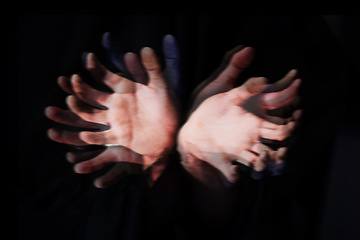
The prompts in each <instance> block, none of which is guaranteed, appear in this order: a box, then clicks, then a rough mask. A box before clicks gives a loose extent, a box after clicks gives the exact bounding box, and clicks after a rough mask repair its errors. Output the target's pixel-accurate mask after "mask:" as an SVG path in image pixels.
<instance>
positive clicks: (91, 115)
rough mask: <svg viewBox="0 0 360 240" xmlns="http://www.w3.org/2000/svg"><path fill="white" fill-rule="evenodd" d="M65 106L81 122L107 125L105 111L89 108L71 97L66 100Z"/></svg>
mask: <svg viewBox="0 0 360 240" xmlns="http://www.w3.org/2000/svg"><path fill="white" fill-rule="evenodd" d="M66 104H67V105H68V107H69V108H70V110H71V111H72V112H74V113H75V114H76V115H78V116H79V117H80V118H82V119H83V120H85V121H88V122H95V123H100V124H104V125H108V121H107V115H106V110H100V109H97V108H93V107H90V106H89V105H87V104H85V103H83V102H81V101H80V100H79V99H78V98H76V97H74V96H73V95H70V96H68V97H67V98H66Z"/></svg>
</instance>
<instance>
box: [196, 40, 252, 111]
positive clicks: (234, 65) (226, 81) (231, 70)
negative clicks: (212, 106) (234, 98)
mask: <svg viewBox="0 0 360 240" xmlns="http://www.w3.org/2000/svg"><path fill="white" fill-rule="evenodd" d="M238 47H239V48H242V46H238ZM238 47H237V48H236V49H238ZM229 56H231V60H230V62H229V63H227V65H226V68H225V69H224V70H223V71H222V72H221V73H219V75H218V76H216V79H215V80H214V81H212V82H211V83H209V84H208V85H207V86H206V87H204V88H203V89H202V90H201V91H200V92H199V93H198V94H197V95H198V96H197V99H196V102H195V103H196V104H197V105H198V104H200V102H201V101H203V100H204V99H206V98H208V97H210V96H213V95H215V94H218V93H221V92H225V91H229V90H230V89H232V88H233V86H234V82H235V80H236V79H237V77H238V76H239V74H240V73H241V72H242V71H243V70H244V69H245V68H246V67H247V66H248V65H249V64H250V63H251V61H252V59H253V57H254V49H253V48H251V47H246V48H243V49H242V50H241V51H239V52H237V53H236V54H234V55H231V54H229ZM226 58H227V57H226V56H225V59H226ZM224 61H225V60H224ZM220 68H222V67H220ZM215 74H218V73H215ZM206 84H207V83H206Z"/></svg>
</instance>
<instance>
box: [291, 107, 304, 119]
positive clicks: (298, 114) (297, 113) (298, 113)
mask: <svg viewBox="0 0 360 240" xmlns="http://www.w3.org/2000/svg"><path fill="white" fill-rule="evenodd" d="M302 115H303V110H302V109H298V110H296V111H295V112H294V113H293V118H294V120H295V121H297V120H299V119H300V118H301V117H302Z"/></svg>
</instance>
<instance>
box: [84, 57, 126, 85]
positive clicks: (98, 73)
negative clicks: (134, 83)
mask: <svg viewBox="0 0 360 240" xmlns="http://www.w3.org/2000/svg"><path fill="white" fill-rule="evenodd" d="M86 69H87V70H88V71H89V72H90V74H91V75H92V77H93V78H94V79H95V80H96V81H98V82H100V83H104V84H105V85H107V86H109V87H110V88H111V89H113V90H115V89H116V87H117V85H118V84H119V83H120V82H122V81H123V80H127V79H125V78H123V77H121V76H119V75H116V74H114V73H112V72H110V71H109V70H107V69H106V68H105V67H104V66H103V65H102V64H101V63H100V62H99V61H98V60H97V58H96V56H95V54H94V53H89V54H88V55H87V57H86Z"/></svg>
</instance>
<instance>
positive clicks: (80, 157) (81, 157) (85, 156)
mask: <svg viewBox="0 0 360 240" xmlns="http://www.w3.org/2000/svg"><path fill="white" fill-rule="evenodd" d="M103 151H104V149H98V150H92V151H87V152H68V153H66V160H68V162H70V163H72V164H75V163H79V162H82V161H85V160H89V159H92V158H94V157H96V156H98V155H99V154H101V153H102V152H103Z"/></svg>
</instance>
